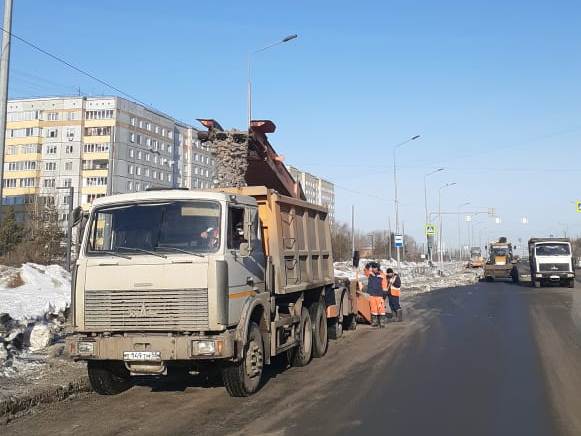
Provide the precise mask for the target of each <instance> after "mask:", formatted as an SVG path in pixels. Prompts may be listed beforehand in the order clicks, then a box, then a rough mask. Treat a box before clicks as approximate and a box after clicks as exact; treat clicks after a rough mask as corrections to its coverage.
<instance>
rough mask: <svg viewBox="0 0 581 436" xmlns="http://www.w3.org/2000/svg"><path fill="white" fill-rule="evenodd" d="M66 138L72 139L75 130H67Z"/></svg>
mask: <svg viewBox="0 0 581 436" xmlns="http://www.w3.org/2000/svg"><path fill="white" fill-rule="evenodd" d="M67 138H68V139H74V138H75V129H72V128H70V127H69V128H67Z"/></svg>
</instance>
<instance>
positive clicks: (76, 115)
mask: <svg viewBox="0 0 581 436" xmlns="http://www.w3.org/2000/svg"><path fill="white" fill-rule="evenodd" d="M67 119H68V120H69V121H75V120H78V119H79V112H69V113H68V114H67Z"/></svg>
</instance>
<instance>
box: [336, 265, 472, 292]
mask: <svg viewBox="0 0 581 436" xmlns="http://www.w3.org/2000/svg"><path fill="white" fill-rule="evenodd" d="M371 260H372V259H361V262H360V263H359V265H360V268H359V277H360V278H364V276H363V267H364V266H365V264H366V263H367V262H369V261H371ZM380 264H381V269H382V270H383V271H385V270H386V269H387V268H393V269H394V270H396V271H398V272H399V274H400V277H401V281H402V288H403V297H404V298H405V296H409V295H415V294H420V293H424V292H430V291H431V290H434V289H441V288H450V287H455V286H464V285H469V284H472V283H475V282H477V281H478V280H479V278H480V276H481V271H480V270H477V269H470V270H468V269H466V268H465V265H466V263H465V262H456V261H453V262H445V263H444V264H443V265H442V268H441V269H440V268H439V266H434V267H429V266H427V265H426V263H423V262H401V267H400V268H399V270H397V269H396V266H397V262H396V261H395V260H394V259H390V260H386V259H382V260H381V261H380ZM334 267H335V268H334V269H335V277H340V278H348V279H354V278H355V272H354V270H353V268H352V267H351V262H335V263H334ZM363 281H365V280H363Z"/></svg>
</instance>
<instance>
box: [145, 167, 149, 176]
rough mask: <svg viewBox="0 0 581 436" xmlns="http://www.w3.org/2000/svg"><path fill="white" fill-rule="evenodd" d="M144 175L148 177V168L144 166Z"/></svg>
mask: <svg viewBox="0 0 581 436" xmlns="http://www.w3.org/2000/svg"><path fill="white" fill-rule="evenodd" d="M145 177H149V168H145Z"/></svg>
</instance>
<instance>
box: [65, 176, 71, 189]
mask: <svg viewBox="0 0 581 436" xmlns="http://www.w3.org/2000/svg"><path fill="white" fill-rule="evenodd" d="M72 185H73V179H71V178H70V177H67V178H66V179H63V188H70V187H71V186H72Z"/></svg>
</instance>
